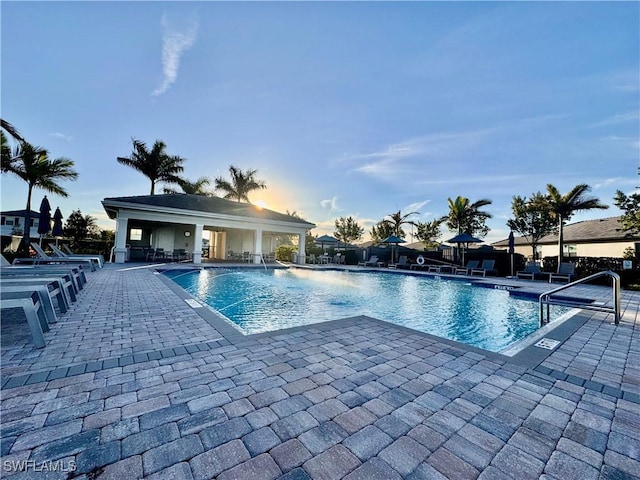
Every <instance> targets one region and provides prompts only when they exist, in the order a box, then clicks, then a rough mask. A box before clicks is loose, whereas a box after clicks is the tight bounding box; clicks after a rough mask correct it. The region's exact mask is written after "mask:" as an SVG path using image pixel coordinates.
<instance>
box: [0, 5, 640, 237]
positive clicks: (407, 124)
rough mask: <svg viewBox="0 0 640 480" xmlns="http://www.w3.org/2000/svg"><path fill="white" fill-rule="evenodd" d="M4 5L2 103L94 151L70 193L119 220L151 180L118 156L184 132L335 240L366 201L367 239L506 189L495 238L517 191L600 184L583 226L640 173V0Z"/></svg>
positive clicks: (67, 144) (43, 130) (498, 201)
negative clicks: (394, 217) (391, 225)
mask: <svg viewBox="0 0 640 480" xmlns="http://www.w3.org/2000/svg"><path fill="white" fill-rule="evenodd" d="M0 9H1V10H0V15H1V26H2V30H1V68H2V69H1V76H0V80H1V85H0V93H1V97H0V100H1V104H0V108H1V115H2V118H3V119H5V120H7V121H9V122H10V123H12V124H13V125H14V126H15V127H16V128H18V130H19V131H20V133H21V134H22V135H23V136H24V137H26V139H27V140H28V141H29V142H30V143H32V144H35V145H39V146H43V147H45V148H47V149H48V151H49V155H50V157H51V158H58V157H66V158H70V159H72V160H73V161H74V164H75V169H76V170H77V172H78V174H79V177H78V179H77V180H76V181H73V182H62V183H61V185H62V186H63V187H64V188H66V190H67V191H68V193H69V197H67V198H63V197H60V196H56V195H53V194H47V195H48V198H49V200H50V202H51V205H52V208H54V209H55V208H56V207H57V206H59V207H60V209H61V210H62V213H63V215H64V216H65V218H66V217H68V215H69V214H71V212H72V211H73V210H78V209H79V210H80V211H81V212H82V213H83V214H85V215H91V216H93V217H95V218H96V219H97V221H98V225H99V226H100V227H101V228H107V229H115V222H113V221H111V220H109V219H108V217H107V215H106V213H105V211H104V209H103V208H102V204H101V200H102V199H104V198H107V197H118V196H130V195H148V194H149V192H150V181H149V180H148V179H147V178H146V177H144V176H143V175H142V174H140V173H138V172H137V171H135V170H133V169H131V168H129V167H126V166H124V165H121V164H119V163H118V162H117V160H116V158H117V157H119V156H128V155H130V154H131V151H132V138H136V139H139V140H142V141H144V142H146V143H147V144H149V145H151V144H153V142H154V141H155V140H157V139H160V140H162V141H164V142H165V143H166V145H167V153H169V154H171V155H179V156H181V157H183V158H185V159H186V162H185V164H184V165H185V171H184V176H185V177H186V178H187V179H190V180H195V179H197V178H199V177H201V176H207V177H209V178H210V179H211V180H212V181H213V179H214V178H216V177H218V176H225V177H228V167H229V165H232V164H233V165H236V166H238V167H240V168H242V169H245V170H246V169H249V168H251V169H257V172H258V173H257V177H258V178H259V179H262V180H264V181H265V182H266V184H267V186H268V188H267V189H266V190H263V191H259V192H255V193H253V194H251V195H250V199H251V201H252V202H254V203H259V204H261V205H263V206H266V207H267V208H270V209H272V210H276V211H280V212H286V211H287V210H288V211H295V212H297V213H299V214H301V215H302V216H303V218H305V219H306V220H308V221H310V222H312V223H314V224H316V225H317V227H316V228H315V229H314V230H313V231H312V233H313V234H316V235H322V234H325V233H328V234H332V233H333V231H334V221H335V219H337V218H339V217H347V216H353V217H354V218H355V219H356V220H357V221H358V222H359V224H360V225H361V226H363V227H364V229H365V237H364V238H363V240H367V239H368V237H369V232H370V230H371V226H372V225H374V224H375V223H377V222H379V221H380V220H381V219H382V218H384V217H385V216H386V215H388V214H391V213H394V212H397V211H398V210H401V211H402V213H403V214H404V213H408V212H411V211H416V212H419V213H420V214H419V215H415V216H413V217H412V218H413V219H414V220H415V221H422V222H425V221H430V220H433V219H435V218H439V217H441V216H443V215H446V214H447V213H448V206H447V198H449V197H451V198H455V197H456V196H458V195H461V196H465V197H467V198H469V199H470V200H471V201H472V202H474V201H476V200H479V199H483V198H488V199H490V200H492V202H493V203H492V204H491V205H490V206H489V207H487V208H486V210H488V211H489V212H490V213H491V214H492V215H493V218H492V219H490V220H489V221H488V222H487V223H488V226H489V227H490V228H491V231H490V232H489V234H488V235H487V237H486V238H485V241H487V242H493V241H498V240H501V239H504V238H506V237H507V235H508V232H509V231H508V228H507V226H506V221H507V219H509V218H510V217H511V200H512V197H513V196H514V195H522V196H530V195H532V194H533V193H535V192H537V191H544V190H545V189H546V185H547V184H548V183H552V184H553V185H555V186H556V187H558V189H559V190H560V191H561V192H562V193H565V192H567V191H569V190H570V189H571V188H572V187H573V186H575V185H577V184H580V183H587V184H588V185H590V186H591V187H592V191H591V195H593V196H596V197H598V198H599V199H600V200H601V201H602V202H603V203H606V204H608V205H610V208H609V209H608V210H604V211H603V210H595V211H592V212H588V213H587V212H585V213H579V214H576V215H575V216H574V217H573V219H572V221H580V220H586V219H592V218H600V217H606V216H614V215H619V214H620V213H621V212H620V210H618V209H617V208H616V207H615V206H614V205H613V196H614V195H615V192H616V190H622V191H623V192H625V193H632V192H634V191H637V190H636V188H637V186H638V185H639V183H640V182H639V180H640V179H639V178H638V167H639V159H640V4H639V3H638V2H508V1H505V2H241V1H240V2H206V1H200V2H186V1H184V2H145V1H139V2H127V1H119V2H77V1H73V2H12V1H6V0H5V1H3V2H2V4H1V6H0ZM0 181H1V190H2V192H1V200H2V210H14V209H23V208H24V207H25V205H26V198H27V185H26V184H25V183H24V182H22V181H21V180H19V179H18V178H17V177H11V176H10V175H2V178H1V180H0ZM159 189H160V191H161V189H162V186H160V187H159ZM156 191H158V187H157V188H156ZM45 193H46V192H44V191H42V190H35V191H34V194H33V206H34V209H35V210H37V208H38V205H39V204H40V201H41V199H42V197H43V196H44V194H45ZM406 230H407V231H409V230H410V229H406ZM408 237H409V236H408ZM447 238H449V232H448V231H447V229H446V228H443V236H442V237H441V239H442V240H446V239H447ZM407 240H411V238H410V237H409V238H407Z"/></svg>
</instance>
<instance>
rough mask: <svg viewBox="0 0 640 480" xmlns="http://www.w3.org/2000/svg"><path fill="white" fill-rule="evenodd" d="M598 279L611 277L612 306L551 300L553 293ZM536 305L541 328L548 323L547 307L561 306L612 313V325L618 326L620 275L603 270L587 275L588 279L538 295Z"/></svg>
mask: <svg viewBox="0 0 640 480" xmlns="http://www.w3.org/2000/svg"><path fill="white" fill-rule="evenodd" d="M599 277H611V278H612V279H613V285H612V287H613V306H612V307H607V306H605V305H598V304H593V303H582V302H575V301H571V300H553V299H552V298H551V295H553V294H554V293H558V292H560V291H562V290H566V289H567V288H570V287H574V286H576V285H578V284H581V283H585V282H588V281H591V280H593V279H595V278H599ZM538 303H539V306H540V326H541V327H543V326H544V325H546V324H547V323H549V305H551V304H554V305H562V306H566V307H576V308H582V309H584V310H595V311H598V312H607V313H613V316H614V323H615V324H616V325H618V324H619V323H620V311H621V309H620V275H618V274H617V273H615V272H612V271H611V270H604V271H602V272H597V273H594V274H593V275H589V276H588V277H584V278H581V279H579V280H575V281H573V282H570V283H567V284H566V285H562V286H560V287H557V288H554V289H553V290H549V291H546V292H544V293H542V294H541V295H540V297H539V298H538ZM544 305H546V306H547V309H546V310H547V315H546V319H545V315H544Z"/></svg>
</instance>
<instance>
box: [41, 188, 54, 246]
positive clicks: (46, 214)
mask: <svg viewBox="0 0 640 480" xmlns="http://www.w3.org/2000/svg"><path fill="white" fill-rule="evenodd" d="M50 231H51V205H49V200H48V199H47V196H46V195H45V196H44V198H43V199H42V202H41V203H40V219H39V220H38V235H40V243H42V235H46V234H47V233H49V232H50Z"/></svg>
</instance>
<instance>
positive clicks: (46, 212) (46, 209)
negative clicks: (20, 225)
mask: <svg viewBox="0 0 640 480" xmlns="http://www.w3.org/2000/svg"><path fill="white" fill-rule="evenodd" d="M26 227H27V228H29V226H28V225H27V226H26ZM50 231H51V205H49V200H48V199H47V196H46V195H45V196H44V198H43V199H42V202H41V203H40V218H39V220H38V235H40V245H42V236H43V235H46V234H47V233H49V232H50Z"/></svg>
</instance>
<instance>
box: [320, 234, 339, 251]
mask: <svg viewBox="0 0 640 480" xmlns="http://www.w3.org/2000/svg"><path fill="white" fill-rule="evenodd" d="M314 243H315V244H316V245H318V244H320V245H322V251H324V244H325V243H326V244H327V245H334V244H336V243H338V239H337V238H335V237H332V236H331V235H322V236H321V237H318V238H316V239H315V241H314Z"/></svg>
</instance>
